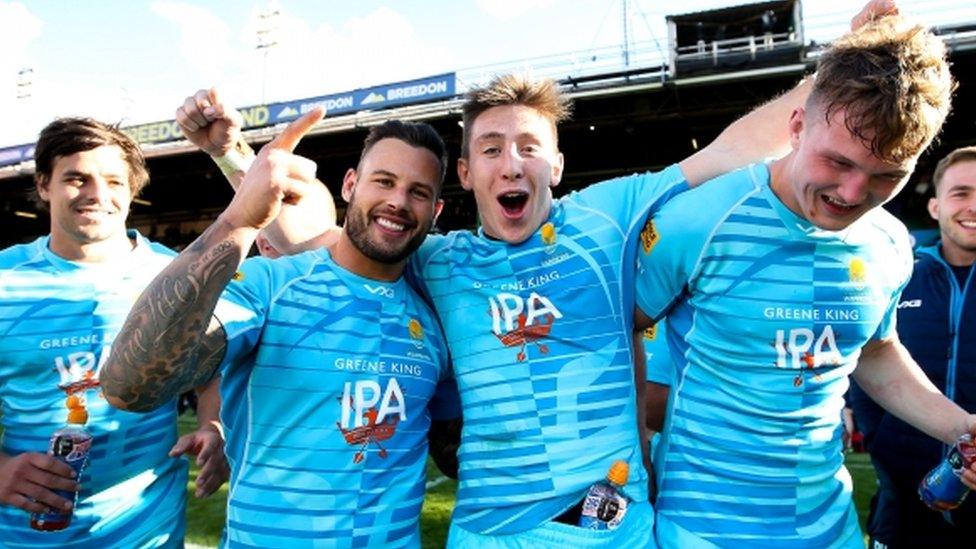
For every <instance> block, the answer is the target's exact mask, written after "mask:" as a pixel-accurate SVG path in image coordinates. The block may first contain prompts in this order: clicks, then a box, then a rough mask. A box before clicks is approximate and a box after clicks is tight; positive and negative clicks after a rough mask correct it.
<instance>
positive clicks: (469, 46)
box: [0, 0, 976, 147]
mask: <svg viewBox="0 0 976 549" xmlns="http://www.w3.org/2000/svg"><path fill="white" fill-rule="evenodd" d="M624 3H625V1H624V0H412V1H409V2H407V1H400V2H395V1H391V0H386V1H379V0H343V1H339V0H318V1H313V0H260V1H258V0H236V1H231V0H209V1H205V0H150V1H141V0H86V1H73V0H29V1H14V2H11V1H4V0H0V122H2V123H0V147H3V146H9V145H17V144H21V143H29V142H33V141H34V139H35V137H36V135H37V132H38V131H39V130H40V129H41V128H42V127H43V126H44V125H45V124H46V123H47V122H49V121H50V120H51V119H52V118H54V117H56V116H69V115H85V116H93V117H95V118H99V119H102V120H105V121H109V122H118V121H121V122H122V124H123V125H126V126H128V125H133V124H138V123H144V122H153V121H158V120H166V119H171V118H172V117H173V112H174V111H175V109H176V107H177V106H179V105H180V104H181V103H182V101H183V99H184V98H185V97H186V96H188V95H190V94H192V93H193V92H194V91H196V90H198V89H201V88H207V87H210V86H216V87H217V88H218V90H220V92H221V94H222V96H223V97H224V99H225V101H227V102H228V103H230V104H232V105H235V106H239V107H243V106H249V105H258V104H263V103H271V102H276V101H286V100H292V99H299V98H303V97H313V96H318V95H325V94H330V93H338V92H344V91H349V90H353V89H357V88H362V87H368V86H373V85H380V84H386V83H393V82H397V81H402V80H408V79H412V78H421V77H425V76H430V75H435V74H440V73H445V72H456V73H457V74H458V77H459V83H458V84H459V87H461V88H462V89H463V87H464V86H465V85H466V84H467V83H468V82H470V81H472V80H477V79H478V78H481V77H483V75H485V74H489V73H491V72H507V71H510V70H528V71H529V72H532V73H534V74H537V75H538V76H552V75H557V74H558V75H562V74H566V73H567V72H568V71H572V70H574V67H575V68H576V69H578V70H582V69H580V66H581V65H585V64H586V63H592V62H593V61H592V60H593V59H594V57H598V58H599V59H601V60H604V61H603V62H607V63H616V64H619V65H621V66H622V63H623V61H622V59H623V55H622V51H623V48H622V45H623V43H624V38H623V37H624V23H623V21H624V16H623V13H624V10H623V5H624ZM626 3H627V13H628V14H629V17H628V18H627V20H628V21H629V23H628V26H627V36H628V39H629V40H628V41H629V43H630V44H631V49H632V51H633V52H634V53H635V55H634V56H633V59H634V60H635V61H634V62H636V63H640V62H641V60H642V59H649V58H656V57H655V56H659V55H663V52H664V51H665V50H666V48H667V31H666V27H665V24H664V21H665V16H666V15H673V14H680V13H688V12H694V11H699V10H705V9H714V8H717V7H725V6H730V5H736V4H742V3H744V2H733V1H728V0H725V1H722V0H682V1H681V2H677V1H673V0H626ZM852 4H853V3H852V2H850V1H842V0H806V1H805V2H804V25H805V28H806V29H807V37H808V38H812V39H815V40H829V39H830V38H831V37H833V36H837V35H838V34H839V33H840V32H842V31H843V30H844V28H845V26H846V24H847V21H848V20H849V19H850V17H851V15H853V13H852V8H850V6H851V5H852ZM900 4H901V6H902V8H903V11H905V12H907V13H908V14H909V15H911V16H915V17H917V18H919V19H920V20H922V21H924V22H927V23H929V24H933V25H939V24H946V23H950V22H954V21H956V22H958V21H965V20H969V21H976V2H973V1H972V0H901V2H900ZM272 12H277V15H275V16H272V17H263V15H266V14H269V13H272ZM269 20H270V21H272V23H270V24H269V23H268V21H269ZM268 27H270V28H271V29H272V30H270V31H269V32H267V33H264V36H265V37H266V38H265V40H266V41H267V42H274V45H273V46H271V47H268V48H261V49H259V48H258V47H257V46H258V43H259V38H258V35H259V30H261V29H263V28H268ZM640 52H643V55H644V57H643V58H642V57H641V56H640V55H638V53H640ZM25 69H29V72H24V71H25ZM550 73H552V74H550ZM19 96H24V97H19Z"/></svg>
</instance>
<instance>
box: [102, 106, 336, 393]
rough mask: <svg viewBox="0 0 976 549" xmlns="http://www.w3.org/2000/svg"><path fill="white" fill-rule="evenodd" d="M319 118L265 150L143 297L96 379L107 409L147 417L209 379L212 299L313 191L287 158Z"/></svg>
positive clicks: (215, 356)
mask: <svg viewBox="0 0 976 549" xmlns="http://www.w3.org/2000/svg"><path fill="white" fill-rule="evenodd" d="M321 117H322V111H321V110H320V109H316V110H315V111H312V112H310V113H308V114H307V115H305V116H303V117H302V118H300V119H298V120H296V121H295V122H293V123H292V124H291V125H290V126H288V128H286V129H285V131H284V132H282V134H281V135H279V136H278V137H277V138H276V139H275V140H274V141H272V142H271V143H269V144H268V145H267V146H266V147H264V148H263V149H262V150H261V153H260V154H258V156H257V159H256V161H255V163H254V165H253V166H252V167H251V169H250V170H248V172H247V175H246V176H245V178H244V181H243V183H242V184H241V187H240V188H239V189H238V191H237V194H235V195H234V199H233V200H231V203H230V205H229V206H227V209H226V210H224V212H223V213H221V214H220V216H219V217H218V218H217V220H216V221H215V222H214V223H213V225H211V226H210V227H208V228H207V230H206V231H204V233H203V234H202V235H200V237H199V238H198V239H197V240H195V241H194V242H193V243H192V244H191V245H190V246H189V247H188V248H187V249H186V250H184V251H183V253H181V254H180V255H179V256H177V258H176V259H174V260H173V262H172V263H170V264H169V265H168V266H167V267H166V268H165V269H163V271H162V272H160V273H159V275H158V276H157V277H156V278H155V279H153V281H152V282H151V283H150V284H149V286H148V287H147V288H146V289H145V291H143V293H142V295H141V296H140V297H139V299H138V300H137V301H136V304H135V306H134V307H133V308H132V310H131V311H130V312H129V316H128V318H127V319H126V322H125V325H124V326H123V327H122V330H121V332H119V335H118V337H117V338H116V340H115V342H114V344H113V345H112V353H111V354H110V356H109V359H108V361H107V362H106V364H105V365H104V366H103V367H102V370H101V373H100V379H101V385H102V390H103V392H104V394H105V397H106V398H107V399H108V401H109V402H110V403H111V404H112V405H113V406H116V407H118V408H122V409H126V410H135V411H144V410H150V409H152V408H155V407H157V406H159V405H161V404H162V403H164V402H166V401H167V400H169V399H170V398H172V397H173V396H175V395H177V394H179V393H180V392H182V391H186V390H188V389H190V388H192V387H195V386H198V385H201V384H203V383H204V382H206V381H208V380H209V379H210V378H211V377H213V373H214V369H215V368H216V366H217V364H219V362H220V360H221V359H222V358H223V355H224V352H225V350H226V345H227V342H226V338H225V335H224V333H223V330H222V329H221V328H220V326H219V324H218V323H217V322H216V321H215V320H213V318H212V317H213V311H214V309H215V307H216V305H217V300H218V298H219V297H220V294H221V292H223V290H224V288H225V287H226V286H227V283H228V282H229V281H230V279H231V277H232V276H233V275H234V273H235V272H236V270H237V267H238V266H239V265H240V264H241V262H242V261H243V260H244V257H245V256H246V255H247V251H248V249H250V247H251V245H252V244H253V243H254V240H255V238H256V237H257V235H258V232H259V231H260V230H261V229H263V228H264V227H266V226H267V225H268V224H269V223H271V221H272V220H273V219H274V218H275V217H276V216H277V215H278V213H279V211H280V210H281V207H282V204H284V203H297V202H299V201H300V200H301V199H302V198H303V196H304V192H305V190H306V189H307V188H308V187H309V186H310V185H312V184H314V181H315V163H314V162H312V161H311V160H308V159H305V158H301V157H299V156H295V155H293V154H292V153H291V151H293V150H294V148H295V145H297V143H298V141H299V140H300V139H301V137H302V136H303V135H305V133H306V132H308V130H309V129H310V128H311V127H312V126H314V125H315V124H316V123H317V122H318V121H319V120H320V119H321Z"/></svg>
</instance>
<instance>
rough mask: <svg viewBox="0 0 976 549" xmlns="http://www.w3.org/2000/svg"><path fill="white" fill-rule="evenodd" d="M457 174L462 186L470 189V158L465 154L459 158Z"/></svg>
mask: <svg viewBox="0 0 976 549" xmlns="http://www.w3.org/2000/svg"><path fill="white" fill-rule="evenodd" d="M457 174H458V180H459V181H461V187H463V188H464V190H466V191H470V190H471V182H470V181H468V176H469V175H470V172H468V159H467V158H464V157H463V156H462V157H461V158H458V161H457Z"/></svg>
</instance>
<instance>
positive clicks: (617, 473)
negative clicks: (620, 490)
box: [607, 460, 630, 486]
mask: <svg viewBox="0 0 976 549" xmlns="http://www.w3.org/2000/svg"><path fill="white" fill-rule="evenodd" d="M629 474H630V466H629V465H627V462H626V461H622V460H618V461H615V462H613V465H611V466H610V472H609V473H607V480H608V481H610V483H611V484H616V485H617V486H623V485H624V484H627V476H628V475H629Z"/></svg>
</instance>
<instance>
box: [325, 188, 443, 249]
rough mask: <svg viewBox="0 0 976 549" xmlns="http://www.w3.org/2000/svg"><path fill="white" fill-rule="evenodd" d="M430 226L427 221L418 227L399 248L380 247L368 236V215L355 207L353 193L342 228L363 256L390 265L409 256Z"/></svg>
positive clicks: (424, 236) (422, 239)
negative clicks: (413, 234)
mask: <svg viewBox="0 0 976 549" xmlns="http://www.w3.org/2000/svg"><path fill="white" fill-rule="evenodd" d="M430 226H431V224H430V223H428V224H427V226H426V227H420V228H421V230H420V231H418V232H417V234H416V235H415V236H414V237H413V238H411V239H410V240H409V241H407V243H406V244H405V245H404V246H403V247H402V248H400V249H399V250H390V249H386V248H383V247H380V246H378V245H376V244H375V243H374V242H372V241H371V240H370V239H369V237H368V234H369V217H368V214H367V213H366V212H363V211H362V210H360V209H358V208H356V197H355V194H354V195H353V196H352V197H350V201H349V207H348V208H346V222H345V225H344V230H345V231H346V235H347V236H348V237H349V240H350V241H352V245H353V246H355V247H356V249H357V250H359V251H360V253H362V254H363V255H364V256H366V257H368V258H370V259H372V260H373V261H377V262H379V263H383V264H387V265H392V264H395V263H400V262H401V261H403V260H405V259H407V258H408V257H410V254H412V253H413V252H415V251H416V250H417V248H419V247H420V244H422V243H423V241H424V239H425V238H427V232H428V231H430Z"/></svg>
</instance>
